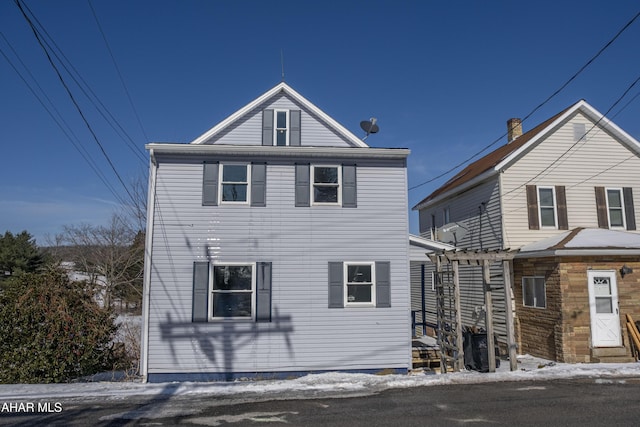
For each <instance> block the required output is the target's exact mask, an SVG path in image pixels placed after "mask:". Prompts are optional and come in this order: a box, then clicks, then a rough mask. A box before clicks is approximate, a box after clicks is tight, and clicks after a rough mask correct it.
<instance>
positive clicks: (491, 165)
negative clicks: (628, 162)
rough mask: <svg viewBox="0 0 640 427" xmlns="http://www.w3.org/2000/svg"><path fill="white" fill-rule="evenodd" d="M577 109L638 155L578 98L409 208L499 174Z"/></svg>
mask: <svg viewBox="0 0 640 427" xmlns="http://www.w3.org/2000/svg"><path fill="white" fill-rule="evenodd" d="M578 112H581V113H583V114H584V115H585V116H587V117H589V118H590V119H591V120H593V121H594V122H595V123H597V124H598V125H599V126H600V127H601V128H603V129H604V130H606V131H608V132H609V133H611V134H612V135H613V136H614V137H616V138H617V139H618V140H619V141H620V142H621V143H623V144H624V145H625V146H627V147H628V148H630V149H631V150H632V151H635V152H636V153H638V154H640V143H639V142H638V141H637V140H635V139H634V138H633V137H632V136H630V135H629V134H627V133H626V132H625V131H623V130H622V129H620V128H619V127H618V126H617V125H616V124H615V123H613V122H611V121H608V120H606V119H605V117H604V116H603V115H602V114H601V113H600V112H598V111H597V110H596V109H595V108H593V107H592V106H591V105H589V104H588V103H587V102H586V101H585V100H580V101H578V102H576V103H575V104H573V105H571V106H570V107H568V108H566V109H564V110H562V111H561V112H559V113H558V114H556V115H554V116H553V117H551V118H549V119H547V120H545V121H544V122H542V123H540V124H539V125H537V126H536V127H534V128H533V129H531V130H530V131H528V132H526V133H524V134H522V135H521V136H519V137H518V138H516V139H515V140H513V141H511V142H510V143H508V144H506V145H503V146H501V147H498V148H497V149H495V150H493V151H492V152H491V153H489V154H487V155H486V156H484V157H482V158H480V159H478V160H476V161H475V162H473V163H471V164H469V165H468V166H467V167H465V168H464V169H462V170H461V171H460V172H458V173H457V174H456V175H455V176H454V177H453V178H451V179H450V180H449V181H447V182H445V183H444V184H443V185H442V186H440V187H439V188H438V189H436V190H435V191H434V192H432V193H431V194H429V195H428V196H427V197H425V198H424V199H423V200H422V201H420V202H419V203H418V204H417V205H416V206H414V207H413V209H414V210H417V209H422V208H424V207H426V206H428V205H430V204H431V203H434V202H435V201H437V200H441V199H444V198H445V197H447V196H450V195H452V194H454V193H455V192H458V191H462V190H463V189H465V188H468V187H470V186H472V185H474V184H476V183H479V182H481V181H483V180H484V179H486V178H489V177H490V176H493V175H495V174H497V173H499V172H500V171H501V170H503V169H506V168H508V167H509V166H511V165H512V164H513V163H515V162H516V161H517V160H518V159H519V158H521V157H522V156H523V155H524V154H525V153H526V152H527V151H529V150H530V149H531V148H532V147H533V146H535V145H537V144H538V143H539V142H541V141H542V140H544V139H545V138H546V137H547V136H548V135H549V134H551V133H552V132H553V131H555V129H557V127H558V126H560V125H561V124H563V123H564V122H566V121H568V120H569V119H570V118H571V117H573V116H574V115H575V114H577V113H578Z"/></svg>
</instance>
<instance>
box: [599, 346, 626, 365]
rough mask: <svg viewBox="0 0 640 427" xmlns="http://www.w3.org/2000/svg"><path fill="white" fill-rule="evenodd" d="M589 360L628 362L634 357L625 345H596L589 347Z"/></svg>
mask: <svg viewBox="0 0 640 427" xmlns="http://www.w3.org/2000/svg"><path fill="white" fill-rule="evenodd" d="M591 361H592V362H594V363H630V362H635V359H634V358H633V357H632V356H631V355H629V353H628V352H627V348H626V347H597V348H592V349H591Z"/></svg>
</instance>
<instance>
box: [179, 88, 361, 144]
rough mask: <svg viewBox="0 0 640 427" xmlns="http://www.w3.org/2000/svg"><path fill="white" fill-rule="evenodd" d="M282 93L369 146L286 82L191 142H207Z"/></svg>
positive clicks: (352, 138) (347, 137)
mask: <svg viewBox="0 0 640 427" xmlns="http://www.w3.org/2000/svg"><path fill="white" fill-rule="evenodd" d="M280 93H284V94H286V95H288V96H289V97H291V98H293V99H294V100H295V101H296V102H297V103H299V104H300V105H302V106H303V107H304V108H305V109H307V110H309V111H311V112H312V113H313V114H315V115H316V116H317V117H319V118H320V119H322V120H323V121H324V122H325V123H326V124H327V125H329V126H330V127H331V128H333V129H334V130H335V131H336V132H338V133H339V134H340V135H342V136H344V137H345V138H346V139H347V140H348V141H350V142H351V143H353V145H354V146H356V147H368V145H367V144H366V143H365V142H364V141H362V140H361V139H360V138H358V137H357V136H355V135H354V134H353V133H352V132H350V131H349V130H347V129H346V128H345V127H344V126H342V125H341V124H340V123H338V122H337V121H335V120H334V119H332V118H331V117H329V116H328V115H327V114H326V113H325V112H324V111H322V110H321V109H319V108H318V107H316V106H315V105H314V104H313V103H311V102H310V101H309V100H308V99H306V98H305V97H304V96H302V95H300V94H299V93H298V92H296V91H295V90H293V89H292V88H291V86H289V85H288V84H286V83H285V82H281V83H278V84H277V85H275V86H274V87H273V88H272V89H270V90H268V91H267V92H265V93H263V94H262V95H260V96H259V97H257V98H256V99H254V100H253V101H251V102H250V103H248V104H247V105H245V106H244V107H242V108H241V109H239V110H238V111H236V112H235V113H233V114H231V115H230V116H229V117H227V118H226V119H224V120H223V121H221V122H220V123H218V124H217V125H215V126H214V127H212V128H211V129H209V130H208V131H207V132H205V133H203V134H202V135H200V136H199V137H197V138H196V139H194V140H193V141H191V142H190V143H191V144H203V143H205V142H206V141H207V140H209V139H210V138H211V137H213V136H215V135H217V134H218V133H220V132H222V131H223V130H224V129H226V128H227V127H228V126H230V125H231V124H233V123H235V122H236V121H237V120H239V119H241V118H242V117H243V116H244V115H245V114H247V113H249V112H250V111H251V110H253V109H254V108H256V107H257V106H259V105H260V104H262V103H263V102H265V101H267V100H269V99H270V98H273V97H275V96H277V95H279V94H280Z"/></svg>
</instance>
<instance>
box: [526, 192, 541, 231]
mask: <svg viewBox="0 0 640 427" xmlns="http://www.w3.org/2000/svg"><path fill="white" fill-rule="evenodd" d="M527 216H528V217H529V230H539V229H540V222H539V221H538V189H537V187H536V186H535V185H527Z"/></svg>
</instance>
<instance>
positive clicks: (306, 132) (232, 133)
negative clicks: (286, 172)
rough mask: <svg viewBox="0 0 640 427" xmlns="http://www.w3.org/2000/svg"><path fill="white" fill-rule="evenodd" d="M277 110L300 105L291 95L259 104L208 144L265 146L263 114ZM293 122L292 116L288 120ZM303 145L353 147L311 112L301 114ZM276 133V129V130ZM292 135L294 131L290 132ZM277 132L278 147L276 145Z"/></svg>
mask: <svg viewBox="0 0 640 427" xmlns="http://www.w3.org/2000/svg"><path fill="white" fill-rule="evenodd" d="M265 109H274V110H275V111H274V113H275V112H277V111H279V110H280V111H283V110H285V111H288V110H298V109H300V106H299V105H298V104H296V103H295V102H293V101H292V100H291V99H290V98H289V97H288V96H286V95H284V94H283V95H280V96H278V97H276V98H274V99H272V100H270V101H269V102H267V103H264V104H262V105H259V106H258V107H256V108H255V109H253V110H252V111H250V112H249V113H248V114H247V115H246V116H245V117H243V118H242V119H240V120H238V121H237V122H236V123H234V124H232V125H231V126H229V128H228V129H226V130H225V131H224V132H221V133H220V134H218V135H216V136H215V137H213V138H211V139H209V140H208V141H206V142H205V144H227V145H261V144H262V137H261V135H262V111H263V110H265ZM275 117H276V115H275V114H274V120H275ZM288 119H290V117H288ZM300 128H301V135H302V139H301V141H302V143H301V145H302V146H313V147H352V146H353V144H352V143H351V142H349V141H347V140H346V139H344V138H342V137H341V136H339V135H338V134H337V133H336V132H334V131H332V130H331V129H330V128H328V127H327V126H326V124H325V123H324V122H322V121H320V120H319V119H318V118H317V117H316V116H315V115H312V114H309V112H308V111H306V110H304V109H303V110H302V111H301V123H300ZM274 132H275V127H274ZM288 133H289V134H290V132H288ZM275 141H276V139H275V133H274V145H275Z"/></svg>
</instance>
